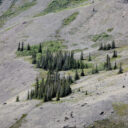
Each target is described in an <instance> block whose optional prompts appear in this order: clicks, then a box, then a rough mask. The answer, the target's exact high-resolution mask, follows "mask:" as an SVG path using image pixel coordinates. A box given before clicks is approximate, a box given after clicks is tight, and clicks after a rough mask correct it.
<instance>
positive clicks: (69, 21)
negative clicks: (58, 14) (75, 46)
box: [63, 12, 79, 25]
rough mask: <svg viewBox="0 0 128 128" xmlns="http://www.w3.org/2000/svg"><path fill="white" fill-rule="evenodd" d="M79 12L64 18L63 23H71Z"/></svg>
mask: <svg viewBox="0 0 128 128" xmlns="http://www.w3.org/2000/svg"><path fill="white" fill-rule="evenodd" d="M78 14H79V13H78V12H74V13H73V14H72V15H70V16H69V17H67V18H66V19H64V20H63V25H69V24H70V23H71V22H72V21H74V20H75V19H76V17H77V16H78Z"/></svg>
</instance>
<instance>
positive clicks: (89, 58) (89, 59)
mask: <svg viewBox="0 0 128 128" xmlns="http://www.w3.org/2000/svg"><path fill="white" fill-rule="evenodd" d="M88 61H92V58H91V54H90V53H89V56H88Z"/></svg>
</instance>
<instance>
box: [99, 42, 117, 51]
mask: <svg viewBox="0 0 128 128" xmlns="http://www.w3.org/2000/svg"><path fill="white" fill-rule="evenodd" d="M115 48H116V44H115V41H114V40H113V41H112V43H111V44H110V43H108V44H103V43H101V44H100V47H99V50H111V49H115Z"/></svg>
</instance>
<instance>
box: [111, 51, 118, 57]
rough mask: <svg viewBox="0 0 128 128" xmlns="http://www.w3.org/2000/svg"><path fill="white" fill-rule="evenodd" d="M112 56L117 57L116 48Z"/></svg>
mask: <svg viewBox="0 0 128 128" xmlns="http://www.w3.org/2000/svg"><path fill="white" fill-rule="evenodd" d="M112 57H113V58H115V57H117V51H115V50H114V52H113V56H112Z"/></svg>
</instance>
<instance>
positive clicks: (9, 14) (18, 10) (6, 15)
mask: <svg viewBox="0 0 128 128" xmlns="http://www.w3.org/2000/svg"><path fill="white" fill-rule="evenodd" d="M15 2H16V0H14V1H13V2H12V5H11V6H10V8H9V9H8V10H7V11H6V12H5V13H3V15H2V16H0V27H2V26H3V25H4V23H5V22H6V20H7V19H8V18H10V17H14V16H16V15H18V14H20V13H21V12H23V11H25V10H27V9H29V8H30V7H32V6H34V5H35V4H36V0H33V1H32V2H26V3H24V4H23V5H22V6H20V7H15Z"/></svg>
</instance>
